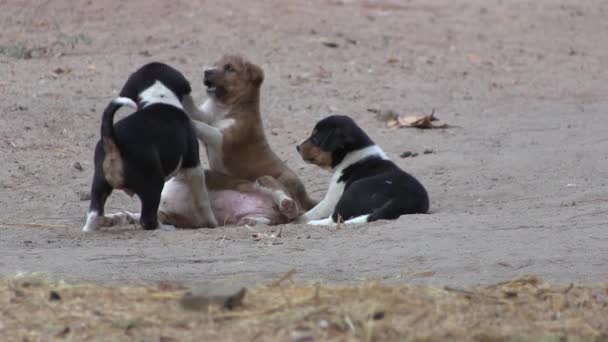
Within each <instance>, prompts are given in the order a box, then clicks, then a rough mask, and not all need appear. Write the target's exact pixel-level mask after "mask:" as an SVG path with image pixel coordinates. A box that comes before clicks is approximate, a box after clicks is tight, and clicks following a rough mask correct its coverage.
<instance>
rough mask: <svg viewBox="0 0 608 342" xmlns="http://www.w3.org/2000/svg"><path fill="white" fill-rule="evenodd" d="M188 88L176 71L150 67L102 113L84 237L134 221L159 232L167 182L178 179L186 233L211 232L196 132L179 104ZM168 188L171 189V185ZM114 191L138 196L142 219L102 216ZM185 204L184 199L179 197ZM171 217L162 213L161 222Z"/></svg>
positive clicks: (156, 65) (135, 76) (127, 215)
mask: <svg viewBox="0 0 608 342" xmlns="http://www.w3.org/2000/svg"><path fill="white" fill-rule="evenodd" d="M190 91H191V89H190V84H189V83H188V81H187V80H186V79H185V78H184V76H183V75H182V74H181V73H180V72H179V71H177V70H175V69H173V68H171V67H170V66H168V65H166V64H162V63H150V64H147V65H145V66H143V67H141V68H140V69H138V70H137V71H136V72H135V73H133V74H132V75H131V76H130V77H129V79H128V80H127V83H126V84H125V86H124V87H123V89H122V90H121V92H120V96H121V97H119V98H116V99H114V100H112V102H111V103H110V104H109V105H108V106H107V107H106V109H105V111H104V113H103V118H102V123H101V140H100V141H99V142H98V143H97V147H96V148H95V173H94V175H93V182H92V186H91V204H90V207H89V211H88V215H87V222H86V224H85V226H84V228H83V231H90V230H95V229H97V228H100V227H108V226H113V225H116V224H122V223H126V222H131V221H132V220H134V219H138V220H139V221H140V223H141V225H142V226H143V228H144V229H156V228H158V225H159V221H158V210H159V206H160V207H161V208H160V209H161V214H163V205H162V204H161V193H162V194H163V196H162V197H163V203H164V204H168V203H169V204H170V203H171V202H172V200H171V198H170V196H166V195H165V194H166V192H165V191H163V190H170V188H171V187H170V186H168V187H165V181H167V180H171V181H172V180H173V179H172V178H175V179H178V180H180V181H181V182H184V183H186V184H187V185H188V186H187V187H183V188H186V189H188V190H189V191H190V193H189V194H190V198H189V199H190V200H189V201H188V203H187V205H188V207H189V208H190V209H191V210H189V212H187V213H185V215H181V214H182V213H178V214H180V215H179V216H185V217H186V218H187V220H186V222H185V224H186V225H187V226H188V227H215V226H217V222H216V220H215V217H214V215H213V212H212V211H211V207H210V205H209V199H208V196H207V191H206V188H205V178H204V177H205V175H204V171H203V169H202V167H201V163H200V158H199V154H198V151H199V146H198V140H197V138H196V134H195V132H194V128H193V127H192V123H191V121H190V119H189V117H188V116H187V115H186V113H185V112H184V110H183V107H182V103H181V101H182V99H183V98H184V96H186V95H189V94H190ZM123 105H127V106H130V107H133V108H136V109H137V111H136V112H135V113H133V114H131V115H129V116H127V117H126V118H124V119H122V120H120V121H118V122H116V124H114V122H113V121H114V114H115V113H116V112H117V111H118V109H119V108H120V107H121V106H123ZM169 185H170V184H169ZM113 189H121V190H124V191H125V192H126V193H127V194H129V195H131V196H132V195H134V194H136V195H137V196H138V197H139V199H140V200H141V214H130V213H125V212H123V213H118V214H113V215H104V206H105V202H106V200H107V198H108V196H109V195H110V193H111V192H112V190H113ZM182 198H183V196H182ZM172 214H175V213H169V214H167V213H164V216H165V219H167V218H169V222H163V223H169V224H173V222H171V221H170V218H171V215H172Z"/></svg>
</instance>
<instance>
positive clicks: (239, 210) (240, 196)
mask: <svg viewBox="0 0 608 342" xmlns="http://www.w3.org/2000/svg"><path fill="white" fill-rule="evenodd" d="M209 200H210V202H211V209H212V210H213V213H214V214H215V218H216V219H217V222H218V223H219V224H220V225H234V224H242V223H243V222H242V220H243V219H244V218H266V219H267V220H268V221H269V224H279V223H283V222H282V221H283V218H282V215H280V213H279V212H278V208H277V207H276V206H275V204H274V202H273V200H272V198H270V197H269V196H264V195H262V194H260V193H251V192H248V193H243V192H238V191H234V190H221V191H210V192H209Z"/></svg>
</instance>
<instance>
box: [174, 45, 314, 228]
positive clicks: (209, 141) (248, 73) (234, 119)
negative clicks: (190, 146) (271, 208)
mask: <svg viewBox="0 0 608 342" xmlns="http://www.w3.org/2000/svg"><path fill="white" fill-rule="evenodd" d="M263 81H264V72H263V71H262V69H261V68H260V67H259V66H257V65H255V64H253V63H251V62H249V61H247V60H246V59H244V58H243V57H240V56H234V55H227V56H224V57H222V58H221V59H220V60H219V61H218V62H217V63H215V65H214V67H213V68H212V69H208V70H205V73H204V84H205V86H207V94H208V95H209V98H208V99H207V101H206V102H205V103H204V104H203V105H202V106H201V107H200V108H196V106H195V105H194V101H192V98H191V97H186V98H184V107H185V109H186V112H187V113H189V114H190V116H191V117H192V119H194V125H195V130H196V132H197V135H198V137H199V139H200V140H202V141H203V143H204V144H205V147H206V148H207V155H208V157H209V165H210V169H211V170H212V171H217V172H221V173H224V174H226V175H227V176H232V177H235V178H238V179H244V180H249V181H255V182H256V185H257V186H258V188H259V189H266V190H268V191H269V193H272V194H274V196H275V198H276V199H277V201H278V204H279V208H280V210H281V212H282V213H283V214H284V215H286V216H287V217H289V218H295V217H297V216H298V214H299V213H300V212H302V211H307V210H309V209H310V208H312V207H313V206H314V205H315V204H316V203H315V202H314V201H313V200H311V199H310V197H308V194H307V193H306V189H305V188H304V185H303V184H302V182H301V181H300V180H299V178H298V177H297V175H296V174H295V173H294V172H293V171H292V170H291V169H290V168H288V167H287V166H286V165H285V164H284V163H283V162H282V161H281V160H280V159H279V157H278V156H277V155H276V154H275V153H274V152H273V151H272V149H271V148H270V145H269V144H268V141H267V140H266V136H265V134H264V125H263V123H262V117H261V115H260V87H261V85H262V82H263ZM228 183H231V182H228ZM228 183H227V184H226V185H225V186H226V187H227V188H229V187H230V186H231V185H230V184H228ZM215 186H216V187H222V186H223V185H222V184H215ZM285 193H286V194H287V195H288V198H285V196H284V195H285ZM291 199H293V200H295V203H293V201H290V200H291Z"/></svg>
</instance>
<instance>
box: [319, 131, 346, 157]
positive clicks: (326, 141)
mask: <svg viewBox="0 0 608 342" xmlns="http://www.w3.org/2000/svg"><path fill="white" fill-rule="evenodd" d="M318 134H320V135H319V147H320V148H321V149H322V150H324V151H326V152H334V151H337V150H340V149H343V148H344V134H343V132H342V129H341V128H340V127H337V128H334V129H332V130H327V131H325V132H323V133H318Z"/></svg>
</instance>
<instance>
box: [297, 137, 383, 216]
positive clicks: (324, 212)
mask: <svg viewBox="0 0 608 342" xmlns="http://www.w3.org/2000/svg"><path fill="white" fill-rule="evenodd" d="M371 156H377V157H380V158H382V159H386V160H388V157H387V156H386V154H385V153H384V151H382V149H381V148H380V147H379V146H378V145H372V146H368V147H365V148H362V149H360V150H356V151H353V152H350V153H349V154H347V155H346V156H345V157H344V159H343V160H342V162H341V163H340V164H338V165H336V167H335V168H334V174H333V175H332V176H331V180H330V181H329V188H328V189H327V193H326V194H325V197H324V198H323V199H322V200H321V202H319V203H318V204H317V205H316V206H315V207H314V208H312V209H310V210H309V211H307V212H306V213H305V214H304V215H302V216H300V218H298V220H297V221H298V222H300V223H310V221H323V222H326V221H325V220H321V218H323V217H327V216H330V215H331V214H333V212H334V210H336V205H337V204H338V201H339V200H340V197H342V194H343V193H344V185H345V183H344V182H338V180H339V179H340V177H342V172H343V171H344V169H346V168H347V167H349V166H351V165H353V164H355V163H357V162H359V161H361V160H362V159H365V158H367V157H371ZM329 219H330V220H331V217H330V218H329Z"/></svg>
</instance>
